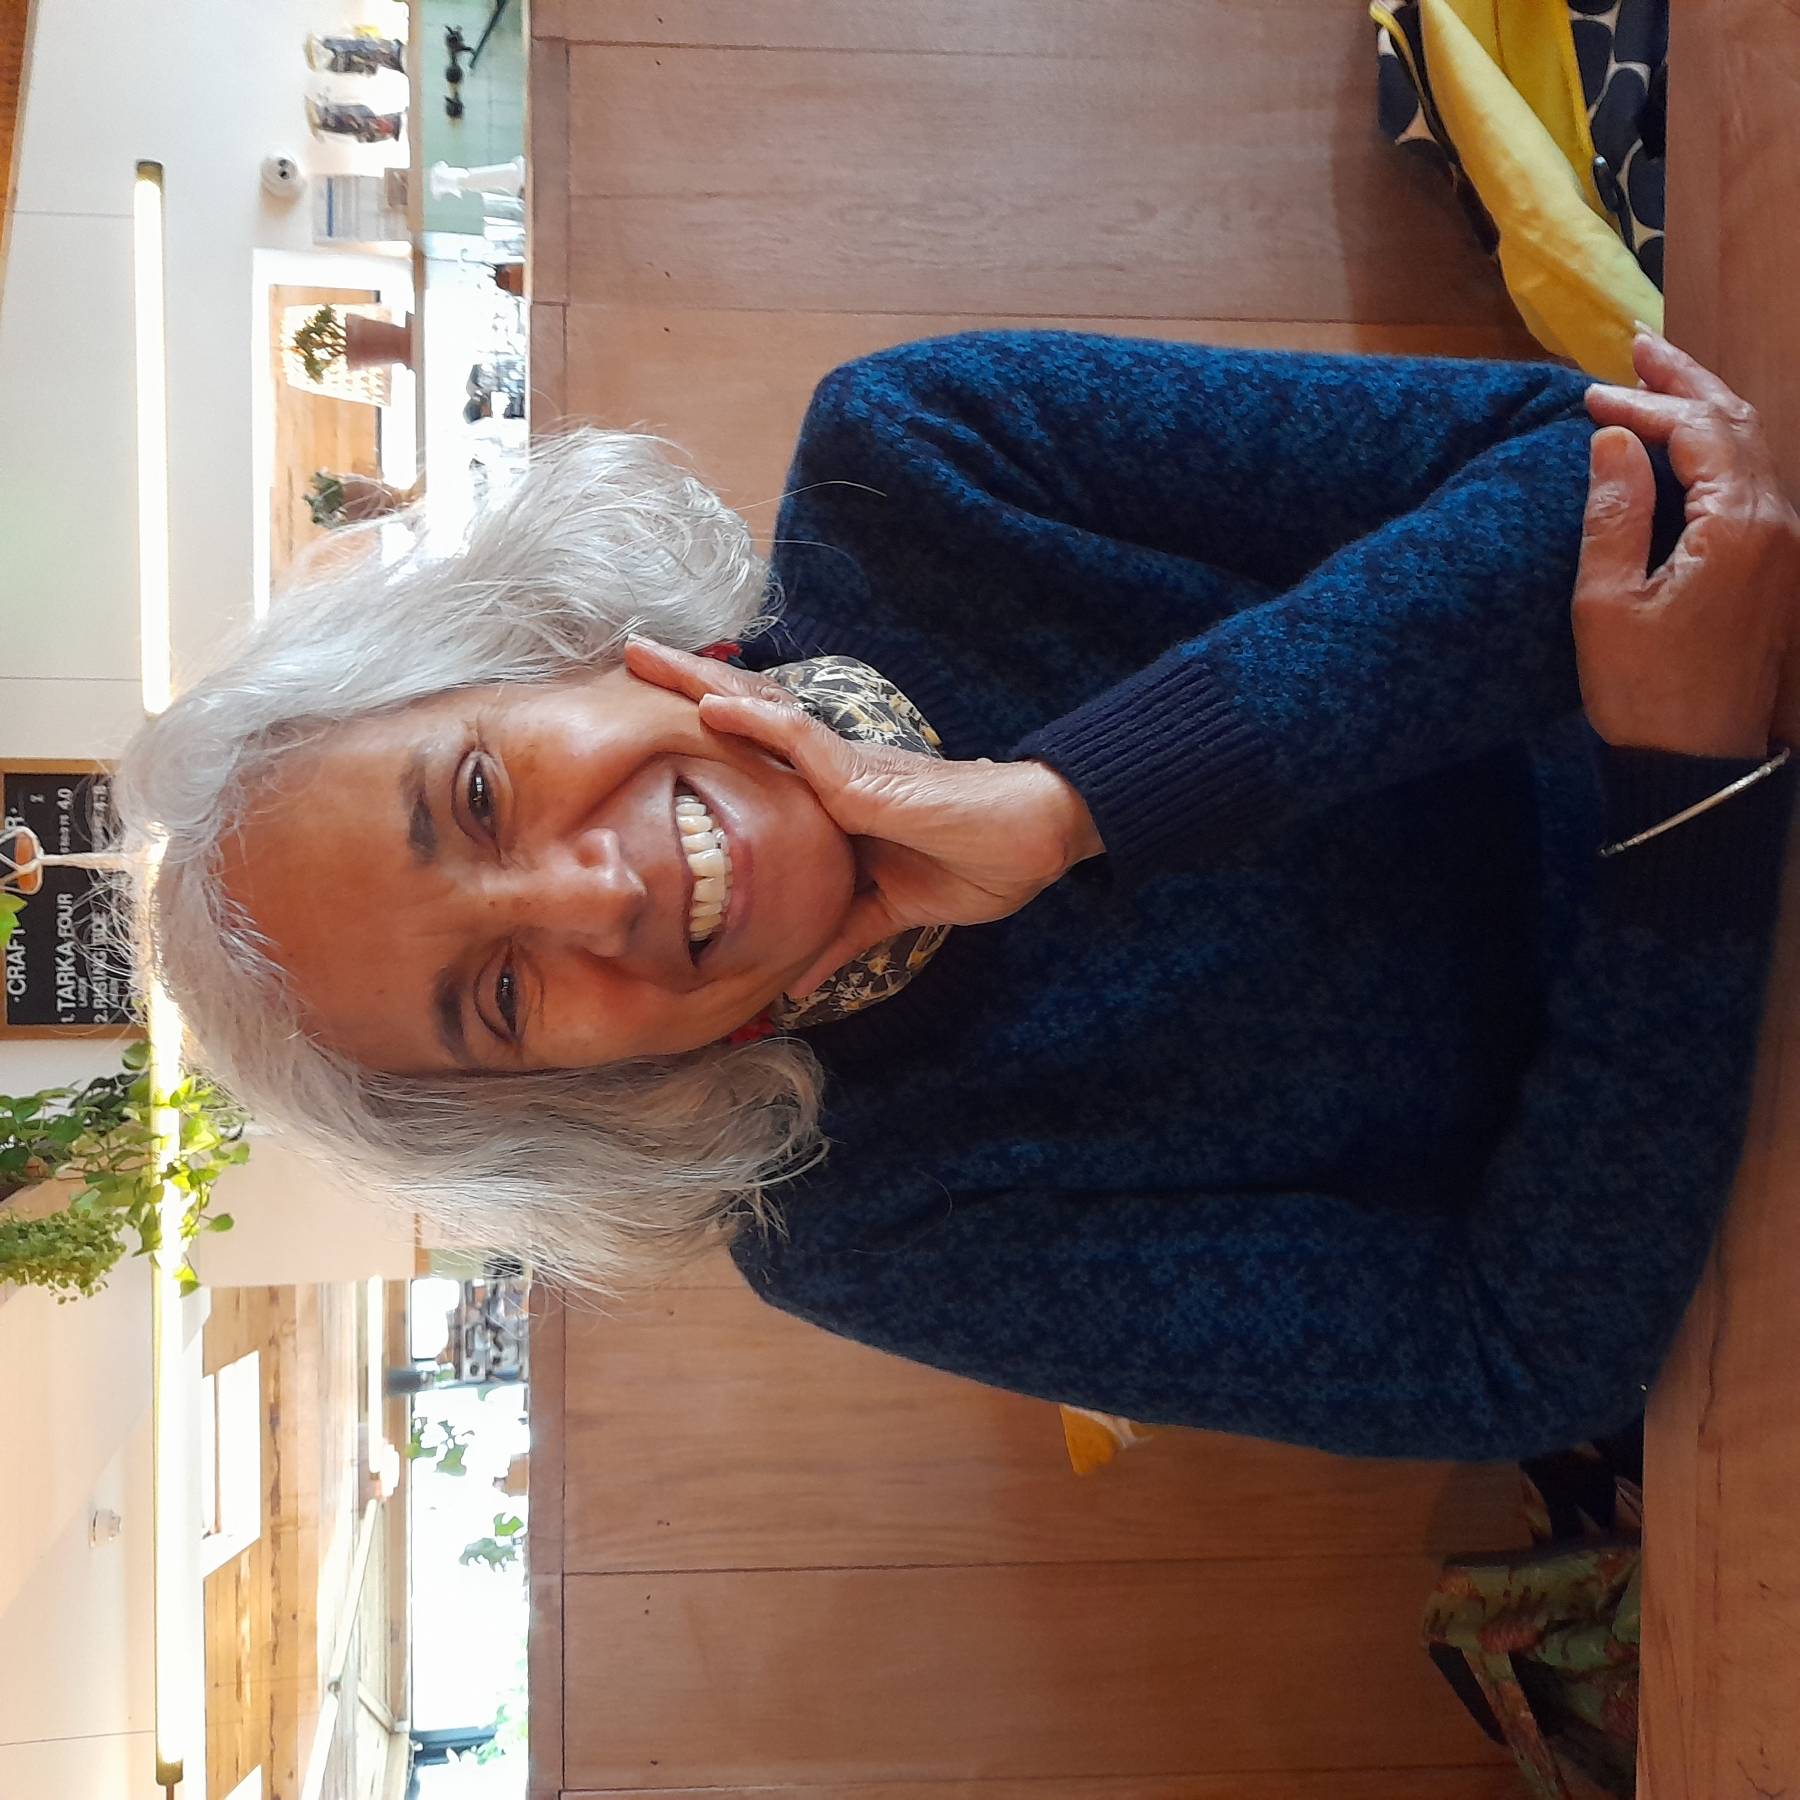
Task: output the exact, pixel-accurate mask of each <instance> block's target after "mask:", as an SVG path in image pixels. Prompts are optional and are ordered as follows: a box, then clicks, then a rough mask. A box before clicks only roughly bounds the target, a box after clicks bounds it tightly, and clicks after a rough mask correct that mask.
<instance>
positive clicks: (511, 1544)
mask: <svg viewBox="0 0 1800 1800" xmlns="http://www.w3.org/2000/svg"><path fill="white" fill-rule="evenodd" d="M524 1529H525V1521H524V1520H523V1519H521V1518H519V1517H517V1516H516V1515H515V1514H512V1513H495V1514H494V1532H493V1536H491V1537H478V1538H477V1539H476V1540H475V1541H474V1543H472V1544H469V1545H467V1546H465V1548H464V1550H463V1553H462V1555H461V1556H459V1557H458V1558H457V1559H456V1560H457V1561H458V1562H459V1563H461V1564H463V1566H464V1567H465V1568H466V1567H467V1566H468V1565H469V1564H471V1563H478V1562H480V1563H486V1564H487V1566H488V1567H489V1568H490V1569H507V1568H511V1567H512V1565H513V1564H514V1563H516V1562H517V1561H518V1560H519V1544H520V1535H519V1534H520V1533H521V1532H523V1531H524Z"/></svg>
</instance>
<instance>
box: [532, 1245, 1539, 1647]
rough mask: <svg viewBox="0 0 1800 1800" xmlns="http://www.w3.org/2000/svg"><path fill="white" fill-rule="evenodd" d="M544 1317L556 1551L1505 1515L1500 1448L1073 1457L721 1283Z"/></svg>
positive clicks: (1214, 1445)
mask: <svg viewBox="0 0 1800 1800" xmlns="http://www.w3.org/2000/svg"><path fill="white" fill-rule="evenodd" d="M567 1333H568V1337H567V1359H568V1360H567V1373H566V1393H565V1398H564V1402H563V1406H564V1428H565V1442H564V1449H563V1454H564V1456H565V1458H566V1463H565V1471H566V1472H565V1484H566V1485H565V1490H564V1491H565V1500H564V1507H565V1511H564V1529H565V1532H566V1540H565V1544H564V1549H563V1554H564V1559H565V1560H564V1566H565V1568H566V1569H567V1570H568V1571H569V1572H571V1573H573V1572H575V1571H584V1572H610V1571H620V1570H634V1569H655V1570H699V1569H741V1568H758V1569H781V1568H796V1569H798V1568H820V1567H858V1566H867V1565H876V1564H884V1565H885V1564H909V1565H912V1564H959V1563H960V1564H971V1563H983V1562H1008V1563H1032V1562H1038V1563H1048V1562H1061V1561H1121V1562H1132V1561H1141V1562H1154V1561H1167V1560H1170V1559H1175V1558H1188V1559H1192V1560H1194V1561H1197V1562H1212V1561H1216V1560H1220V1559H1232V1558H1239V1559H1241V1558H1244V1557H1260V1556H1277V1557H1280V1556H1303V1555H1308V1554H1317V1553H1318V1552H1319V1551H1320V1550H1321V1549H1322V1548H1324V1547H1326V1546H1329V1547H1330V1548H1331V1549H1332V1550H1333V1551H1335V1552H1336V1553H1338V1554H1340V1555H1343V1556H1383V1555H1387V1556H1391V1555H1396V1554H1401V1553H1409V1554H1414V1555H1416V1554H1418V1553H1419V1552H1421V1551H1432V1552H1436V1553H1437V1554H1439V1555H1446V1554H1449V1553H1450V1552H1452V1551H1454V1550H1459V1549H1466V1548H1468V1547H1469V1546H1470V1545H1474V1544H1493V1543H1504V1542H1507V1541H1508V1539H1509V1538H1510V1537H1511V1536H1512V1535H1514V1534H1515V1533H1516V1532H1517V1529H1518V1526H1517V1518H1518V1502H1517V1479H1516V1476H1515V1475H1514V1474H1513V1472H1512V1471H1511V1470H1509V1469H1503V1468H1498V1467H1493V1468H1470V1469H1461V1470H1453V1469H1448V1468H1445V1467H1443V1466H1442V1465H1436V1464H1425V1465H1420V1464H1404V1463H1391V1462H1350V1461H1345V1460H1342V1459H1336V1458H1329V1457H1325V1456H1320V1455H1317V1454H1314V1453H1311V1452H1308V1451H1303V1450H1295V1449H1291V1448H1288V1447H1285V1446H1281V1445H1276V1444H1264V1443H1257V1442H1253V1441H1250V1440H1244V1439H1236V1438H1228V1437H1220V1436H1214V1435H1211V1434H1208V1433H1201V1432H1190V1431H1179V1430H1172V1431H1166V1432H1163V1433H1161V1434H1159V1435H1158V1436H1157V1437H1156V1438H1155V1439H1154V1440H1153V1441H1152V1442H1151V1443H1149V1444H1146V1445H1143V1446H1140V1447H1139V1448H1137V1449H1134V1450H1132V1451H1131V1452H1130V1453H1129V1454H1127V1455H1125V1456H1122V1457H1121V1458H1120V1459H1119V1460H1118V1461H1117V1462H1115V1463H1114V1464H1112V1465H1111V1466H1110V1467H1108V1468H1107V1469H1105V1470H1104V1471H1101V1472H1099V1473H1097V1474H1095V1475H1093V1476H1091V1477H1087V1478H1077V1477H1076V1476H1075V1475H1074V1474H1073V1473H1072V1472H1071V1470H1070V1468H1069V1462H1068V1456H1067V1454H1066V1452H1065V1450H1064V1447H1063V1441H1062V1432H1061V1428H1060V1425H1059V1422H1058V1418H1057V1414H1056V1410H1055V1408H1054V1407H1049V1406H1046V1405H1044V1404H1043V1403H1042V1402H1041V1401H1036V1400H1029V1399H1025V1398H1023V1397H1022V1396H1020V1395H1017V1394H1007V1393H1002V1392H1000V1391H999V1390H998V1389H994V1388H988V1387H983V1386H981V1385H979V1384H978V1383H976V1382H971V1381H963V1380H960V1379H958V1378H956V1377H954V1376H949V1375H944V1374H942V1373H940V1372H938V1371H936V1370H932V1369H926V1368H921V1367H919V1366H918V1365H917V1364H914V1363H908V1362H904V1361H902V1360H901V1359H900V1358H898V1357H893V1356H887V1355H884V1354H882V1353H881V1352H879V1351H875V1350H870V1349H867V1348H865V1347H864V1346H862V1345H860V1344H853V1343H850V1342H848V1341H846V1340H844V1339H841V1338H834V1337H831V1336H829V1335H827V1334H826V1333H823V1332H820V1331H818V1330H816V1329H814V1328H813V1327H811V1326H808V1325H805V1324H803V1323H801V1322H800V1321H799V1320H796V1319H791V1318H789V1317H787V1316H786V1315H784V1314H781V1313H778V1312H776V1311H774V1310H773V1309H772V1308H770V1307H768V1306H766V1305H764V1304H763V1302H762V1301H760V1300H758V1299H757V1298H756V1296H755V1295H754V1294H752V1293H751V1292H750V1290H749V1289H748V1288H747V1287H746V1286H744V1284H743V1283H742V1281H739V1282H738V1283H737V1285H736V1287H735V1288H713V1289H699V1290H692V1291H685V1292H674V1291H671V1292H668V1293H666V1294H664V1295H662V1296H660V1297H659V1298H658V1299H657V1300H655V1301H654V1302H653V1303H651V1304H650V1305H648V1306H645V1307H642V1308H639V1309H636V1310H635V1311H634V1312H633V1313H632V1314H629V1315H625V1316H622V1317H619V1318H615V1319H611V1320H603V1319H596V1318H593V1317H588V1318H585V1319H584V1318H583V1317H581V1316H580V1315H579V1314H575V1315H571V1316H570V1317H569V1319H568V1321H567ZM1422 1591H1423V1590H1421V1593H1422ZM1115 1623H1116V1625H1117V1627H1118V1629H1119V1630H1121V1631H1127V1630H1129V1629H1130V1625H1129V1621H1128V1620H1127V1619H1126V1618H1125V1617H1120V1618H1119V1619H1118V1620H1116V1621H1115ZM1241 1624H1242V1626H1243V1628H1244V1629H1245V1630H1246V1631H1254V1630H1255V1629H1257V1626H1256V1623H1255V1621H1254V1620H1250V1619H1245V1620H1243V1621H1241ZM1371 1654H1372V1655H1376V1656H1378V1657H1381V1658H1383V1659H1389V1658H1392V1659H1394V1660H1400V1661H1404V1662H1406V1663H1408V1664H1410V1663H1412V1662H1414V1661H1416V1660H1417V1659H1418V1655H1419V1652H1418V1650H1417V1648H1416V1646H1415V1644H1414V1641H1413V1638H1412V1637H1411V1636H1408V1637H1407V1639H1406V1640H1405V1641H1404V1643H1403V1644H1402V1645H1401V1646H1399V1648H1398V1650H1397V1652H1396V1650H1395V1648H1394V1647H1393V1646H1384V1647H1381V1648H1379V1649H1372V1651H1371Z"/></svg>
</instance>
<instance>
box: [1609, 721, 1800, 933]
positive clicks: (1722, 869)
mask: <svg viewBox="0 0 1800 1800" xmlns="http://www.w3.org/2000/svg"><path fill="white" fill-rule="evenodd" d="M1595 741H1596V743H1598V744H1599V750H1598V752H1597V754H1598V758H1599V768H1600V778H1601V785H1602V789H1603V792H1604V795H1605V801H1606V836H1605V841H1606V842H1607V843H1609V844H1612V843H1618V842H1620V841H1621V840H1623V839H1625V838H1629V837H1633V836H1635V835H1636V834H1637V833H1638V832H1640V831H1643V830H1646V829H1647V828H1648V827H1650V826H1652V825H1656V824H1660V823H1661V822H1662V821H1663V820H1664V819H1667V818H1671V817H1672V816H1673V815H1674V814H1676V813H1678V812H1681V811H1682V810H1684V809H1685V808H1686V807H1689V806H1692V805H1693V804H1694V803H1695V802H1696V801H1699V800H1704V799H1705V798H1706V797H1707V796H1708V795H1709V794H1715V793H1717V792H1718V791H1719V790H1720V789H1721V788H1723V787H1726V786H1728V785H1729V784H1730V783H1732V782H1733V781H1736V780H1737V779H1738V778H1739V777H1740V776H1743V775H1748V774H1749V773H1750V772H1751V771H1752V770H1754V769H1756V768H1758V767H1759V766H1760V765H1761V763H1762V761H1763V760H1764V759H1763V758H1760V757H1758V758H1754V759H1752V760H1750V761H1739V760H1737V759H1735V758H1731V757H1712V756H1678V755H1674V754H1671V753H1670V752H1667V751H1663V750H1621V749H1616V748H1615V747H1613V746H1612V745H1610V744H1606V743H1604V742H1600V740H1598V739H1596V740H1595ZM1794 794H1795V765H1794V763H1793V762H1792V761H1790V762H1789V763H1788V765H1787V766H1786V767H1785V768H1783V769H1779V770H1777V771H1776V772H1775V773H1774V774H1773V775H1767V776H1765V777H1764V778H1763V779H1762V780H1761V781H1758V782H1756V783H1754V784H1753V785H1752V786H1750V787H1748V788H1746V789H1745V790H1744V791H1743V792H1742V793H1741V794H1734V795H1732V797H1731V798H1730V799H1729V800H1726V801H1723V802H1722V803H1721V804H1720V805H1718V806H1716V807H1714V808H1713V809H1712V810H1711V811H1710V812H1705V813H1702V814H1701V815H1700V816H1699V817H1698V818H1695V819H1690V820H1688V822H1687V823H1686V824H1685V825H1677V826H1675V827H1674V829H1673V830H1671V831H1665V832H1664V833H1662V835H1661V836H1659V837H1654V838H1651V839H1650V840H1649V841H1648V842H1647V843H1643V844H1639V845H1637V846H1636V847H1635V848H1633V849H1630V850H1624V851H1621V852H1620V853H1619V854H1618V855H1617V856H1609V857H1604V858H1602V859H1601V860H1600V866H1599V874H1598V876H1597V877H1596V890H1595V898H1596V900H1597V902H1598V903H1599V905H1600V906H1601V907H1603V908H1604V909H1605V910H1606V911H1607V912H1608V913H1609V914H1610V915H1611V916H1612V917H1614V918H1616V919H1618V920H1620V921H1622V922H1625V923H1632V924H1638V925H1644V926H1648V927H1649V928H1650V929H1652V930H1654V931H1656V932H1658V933H1660V934H1661V935H1662V936H1664V937H1668V938H1671V939H1675V940H1680V939H1693V938H1713V937H1719V936H1743V937H1750V938H1756V939H1761V938H1764V937H1766V936H1767V935H1768V934H1769V932H1770V930H1771V929H1772V927H1773V925H1774V921H1775V915H1776V910H1777V908H1778V906H1779V904H1780V898H1781V867H1782V855H1783V851H1784V848H1785V845H1786V842H1787V834H1788V829H1789V824H1790V821H1791V819H1792V816H1793V811H1794Z"/></svg>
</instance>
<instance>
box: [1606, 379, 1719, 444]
mask: <svg viewBox="0 0 1800 1800" xmlns="http://www.w3.org/2000/svg"><path fill="white" fill-rule="evenodd" d="M1587 409H1588V417H1589V418H1591V419H1592V420H1593V421H1594V423H1595V424H1596V425H1623V426H1624V427H1625V428H1626V430H1628V431H1630V432H1633V433H1635V434H1636V435H1637V436H1638V437H1640V438H1642V439H1643V440H1644V442H1645V443H1647V444H1666V443H1668V442H1669V440H1670V439H1671V438H1672V437H1674V435H1675V433H1676V432H1677V431H1678V430H1680V429H1681V427H1682V426H1684V425H1685V426H1687V427H1689V428H1690V429H1692V430H1697V431H1703V430H1708V429H1710V428H1711V427H1712V426H1713V425H1714V423H1715V422H1716V420H1717V417H1718V414H1717V413H1716V411H1715V410H1714V408H1713V407H1711V406H1710V405H1708V404H1707V403H1706V402H1704V401H1700V400H1690V399H1686V398H1684V397H1682V396H1680V395H1675V394H1651V393H1646V392H1643V391H1642V390H1640V389H1636V388H1621V387H1605V386H1601V387H1591V388H1589V389H1588V391H1587Z"/></svg>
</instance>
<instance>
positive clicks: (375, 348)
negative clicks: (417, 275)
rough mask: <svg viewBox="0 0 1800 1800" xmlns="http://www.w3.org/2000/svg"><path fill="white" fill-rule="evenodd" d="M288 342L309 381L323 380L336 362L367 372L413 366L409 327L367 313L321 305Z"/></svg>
mask: <svg viewBox="0 0 1800 1800" xmlns="http://www.w3.org/2000/svg"><path fill="white" fill-rule="evenodd" d="M288 343H289V346H290V347H291V348H292V350H293V351H294V354H295V355H296V356H298V357H299V358H300V366H301V367H302V368H303V369H304V370H305V371H306V378H307V380H308V381H323V380H324V379H325V377H326V376H327V375H328V374H329V373H330V372H331V368H332V365H333V364H334V363H338V362H341V363H342V364H343V365H344V367H345V368H347V369H369V368H375V367H377V366H379V365H380V364H383V363H402V364H404V365H405V366H406V367H407V368H409V369H410V368H411V367H412V366H413V344H412V328H411V326H410V325H409V324H407V323H404V322H397V321H395V320H392V319H371V318H370V317H369V316H368V315H367V314H366V313H359V312H343V313H340V312H339V311H338V309H337V308H336V307H335V306H321V307H320V308H319V309H318V311H317V312H315V313H313V314H312V315H311V316H310V317H309V318H307V319H306V320H304V321H303V322H302V323H301V324H300V325H299V327H298V328H297V329H296V330H295V332H294V334H293V336H292V337H291V338H290V339H289V340H288Z"/></svg>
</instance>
